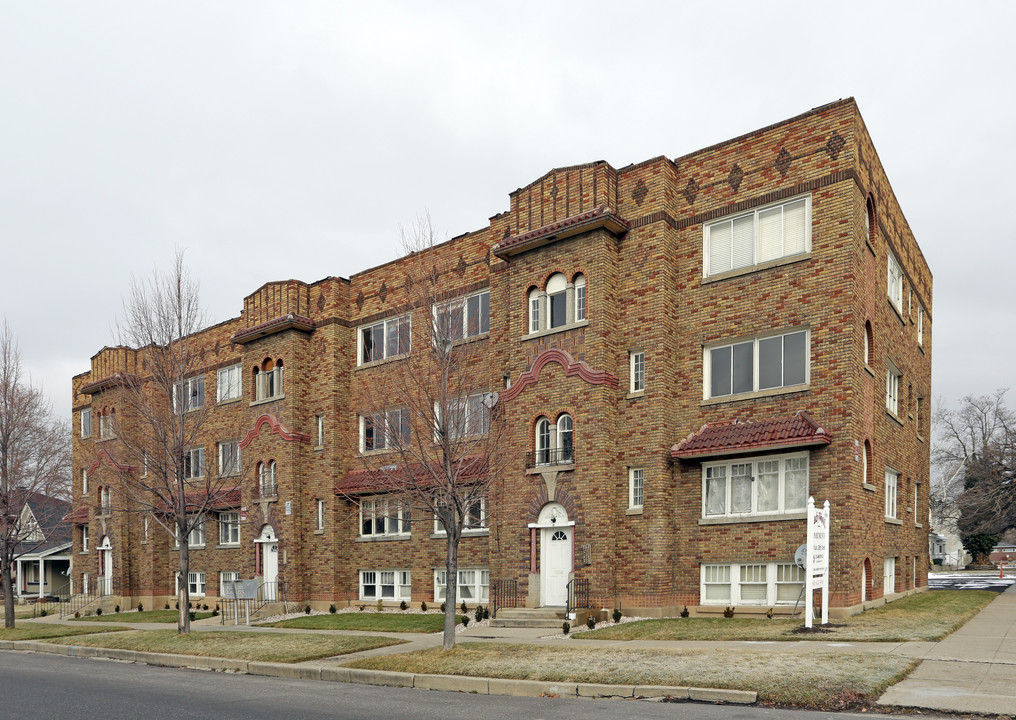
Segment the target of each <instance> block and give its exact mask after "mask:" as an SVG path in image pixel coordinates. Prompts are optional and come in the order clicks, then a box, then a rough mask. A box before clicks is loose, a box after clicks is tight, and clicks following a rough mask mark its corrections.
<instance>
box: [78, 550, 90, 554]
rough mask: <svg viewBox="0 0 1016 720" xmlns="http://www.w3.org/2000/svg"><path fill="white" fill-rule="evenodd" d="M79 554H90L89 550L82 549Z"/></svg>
mask: <svg viewBox="0 0 1016 720" xmlns="http://www.w3.org/2000/svg"><path fill="white" fill-rule="evenodd" d="M78 555H88V551H87V550H82V551H81V552H79V553H78Z"/></svg>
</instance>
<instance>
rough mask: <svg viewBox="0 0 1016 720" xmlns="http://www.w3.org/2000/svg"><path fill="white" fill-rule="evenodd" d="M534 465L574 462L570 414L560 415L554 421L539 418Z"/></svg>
mask: <svg viewBox="0 0 1016 720" xmlns="http://www.w3.org/2000/svg"><path fill="white" fill-rule="evenodd" d="M535 461H536V462H535V465H563V464H570V463H572V462H574V453H573V423H572V418H571V415H568V414H567V413H565V414H563V415H561V416H560V417H559V418H558V419H557V422H556V423H552V422H551V421H550V420H549V419H547V418H540V419H539V420H538V421H537V423H536V453H535Z"/></svg>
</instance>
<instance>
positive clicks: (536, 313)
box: [529, 288, 541, 333]
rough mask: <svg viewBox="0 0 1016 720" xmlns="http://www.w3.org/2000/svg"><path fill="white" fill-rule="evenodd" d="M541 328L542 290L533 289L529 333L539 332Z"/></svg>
mask: <svg viewBox="0 0 1016 720" xmlns="http://www.w3.org/2000/svg"><path fill="white" fill-rule="evenodd" d="M540 327H541V326H540V290H539V288H533V289H532V290H530V291H529V332H531V333H534V332H539V331H540Z"/></svg>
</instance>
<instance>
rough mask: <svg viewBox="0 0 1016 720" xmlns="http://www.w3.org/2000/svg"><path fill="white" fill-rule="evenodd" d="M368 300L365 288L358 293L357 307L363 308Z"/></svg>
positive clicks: (358, 308)
mask: <svg viewBox="0 0 1016 720" xmlns="http://www.w3.org/2000/svg"><path fill="white" fill-rule="evenodd" d="M366 301H367V298H365V297H364V296H363V290H361V291H360V292H358V293H357V294H356V309H357V310H363V304H364V303H365V302H366Z"/></svg>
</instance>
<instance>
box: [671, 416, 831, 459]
mask: <svg viewBox="0 0 1016 720" xmlns="http://www.w3.org/2000/svg"><path fill="white" fill-rule="evenodd" d="M832 439H833V438H832V435H830V434H829V433H828V432H826V431H825V430H824V429H823V428H822V427H821V426H820V425H819V424H818V423H817V422H815V421H814V420H812V418H811V416H809V415H808V413H806V412H804V411H803V410H798V411H797V412H796V413H795V414H793V415H791V416H790V417H781V418H767V419H764V420H724V421H721V422H711V423H706V424H705V425H703V426H702V427H701V428H699V429H698V430H697V431H696V432H693V433H692V434H691V435H689V436H688V437H687V438H685V439H684V440H682V441H681V442H679V443H678V444H676V445H674V447H672V448H671V449H670V455H671V457H675V458H680V459H682V460H686V459H689V458H697V457H709V456H714V455H737V454H740V453H748V452H756V451H759V450H780V449H784V448H798V447H807V446H810V445H828V444H829V443H831V442H832Z"/></svg>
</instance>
